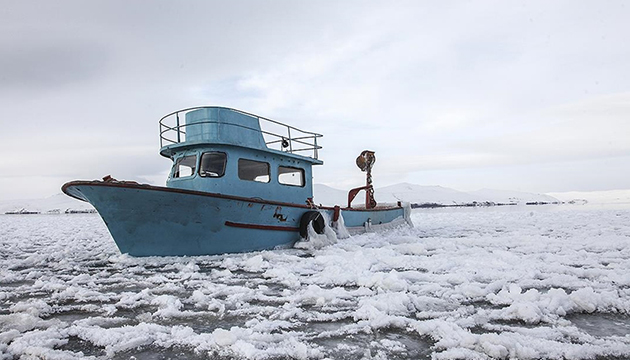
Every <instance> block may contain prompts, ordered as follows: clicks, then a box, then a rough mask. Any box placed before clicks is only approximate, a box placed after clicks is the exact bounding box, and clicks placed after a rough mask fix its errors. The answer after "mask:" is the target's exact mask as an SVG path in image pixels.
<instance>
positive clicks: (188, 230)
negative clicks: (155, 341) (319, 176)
mask: <svg viewBox="0 0 630 360" xmlns="http://www.w3.org/2000/svg"><path fill="white" fill-rule="evenodd" d="M62 189H63V191H64V192H65V193H66V194H68V195H70V196H72V197H75V198H77V199H80V200H84V201H87V202H89V203H91V204H92V205H93V206H94V207H95V208H96V210H97V211H98V213H99V214H100V215H101V217H102V218H103V220H104V222H105V224H106V225H107V227H108V229H109V231H110V233H111V235H112V237H113V238H114V240H115V242H116V244H117V245H118V248H119V249H120V251H121V252H122V253H127V254H129V255H133V256H182V255H189V256H194V255H214V254H223V253H235V252H248V251H257V250H269V249H275V248H280V247H290V246H292V245H293V244H294V243H295V242H297V241H299V240H300V234H299V226H300V219H301V217H302V215H303V214H304V213H305V212H307V211H310V210H312V209H311V208H309V207H308V206H306V205H301V204H289V203H280V202H271V201H264V200H261V199H258V198H240V197H234V196H226V195H221V194H211V193H204V192H197V191H191V190H181V189H172V188H167V187H157V186H149V185H139V184H135V183H129V182H113V183H108V182H100V181H98V182H90V181H73V182H70V183H67V184H65V185H64V186H63V188H62ZM320 211H325V212H327V213H328V214H329V218H332V216H333V208H325V209H323V210H320ZM341 213H342V216H343V217H344V220H345V224H346V226H347V227H348V228H358V229H360V228H362V227H363V226H364V224H365V223H366V221H368V219H370V222H371V223H372V224H379V223H389V222H391V221H393V220H395V219H397V218H402V216H403V208H401V207H394V208H390V209H385V210H369V211H368V210H356V211H354V210H350V209H344V210H342V212H341Z"/></svg>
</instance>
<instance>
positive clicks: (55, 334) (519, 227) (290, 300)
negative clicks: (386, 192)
mask: <svg viewBox="0 0 630 360" xmlns="http://www.w3.org/2000/svg"><path fill="white" fill-rule="evenodd" d="M411 219H412V220H413V222H414V225H415V226H414V227H413V228H412V227H406V226H401V227H399V228H396V229H392V230H389V231H386V232H384V233H367V234H363V235H354V236H351V237H348V238H345V239H341V238H336V241H330V242H324V239H323V238H322V239H321V240H322V241H323V243H322V244H318V246H313V247H308V248H307V249H281V250H274V251H263V252H254V253H247V254H230V255H221V256H200V257H163V258H159V257H149V258H133V257H130V256H127V255H121V254H120V253H119V251H118V249H117V248H116V247H115V244H114V242H113V240H112V239H111V237H110V235H109V234H108V232H107V229H106V228H105V226H104V224H103V223H102V221H101V220H100V218H99V217H98V216H97V215H89V214H88V215H57V216H49V215H23V216H20V215H0V242H1V243H2V244H3V246H2V247H1V248H0V359H18V358H24V359H28V358H50V359H86V358H88V359H90V358H91V359H110V358H136V359H150V358H179V359H206V358H237V359H278V358H295V359H338V358H344V359H364V358H377V359H391V358H397V359H418V358H433V359H492V358H496V359H508V358H510V359H540V358H549V359H593V358H601V359H605V358H627V357H630V276H628V272H629V270H630V208H628V207H626V208H619V207H612V208H607V207H596V208H593V207H584V206H569V205H561V206H536V207H519V206H509V207H493V208H473V209H461V208H455V209H427V210H414V211H413V212H412V215H411ZM333 235H334V233H333ZM322 236H325V235H322ZM326 239H328V238H326ZM594 329H595V330H594Z"/></svg>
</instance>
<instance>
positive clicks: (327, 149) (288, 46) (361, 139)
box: [0, 1, 630, 196]
mask: <svg viewBox="0 0 630 360" xmlns="http://www.w3.org/2000/svg"><path fill="white" fill-rule="evenodd" d="M5 5H6V6H4V7H3V10H2V12H1V13H0V20H2V21H0V46H2V48H3V56H2V57H0V79H2V81H0V92H1V93H2V97H0V106H2V109H3V120H2V131H0V142H1V143H2V144H3V146H4V150H5V154H6V158H7V159H10V160H7V161H6V162H4V164H3V165H1V164H0V171H1V172H0V177H5V176H13V175H12V174H15V173H22V172H23V173H29V174H32V170H29V168H28V167H27V166H26V165H24V167H22V165H20V164H29V163H32V162H34V161H37V159H46V161H43V164H41V165H40V166H38V171H39V172H45V173H50V174H56V176H75V175H76V176H77V177H81V178H95V177H100V176H102V175H104V173H112V175H114V176H117V175H115V174H123V175H124V176H125V177H135V178H138V177H141V176H142V177H152V178H155V177H156V176H161V174H163V172H164V169H165V168H167V167H168V166H169V164H168V161H167V160H162V159H160V157H159V156H158V155H157V151H158V130H157V129H158V127H157V121H158V119H159V118H160V117H161V116H162V115H164V114H166V113H169V112H171V111H174V110H177V109H181V108H185V107H189V106H195V105H203V104H216V105H223V106H228V107H234V108H240V109H242V110H245V111H248V112H252V113H257V114H260V115H262V116H266V117H270V118H273V119H277V120H280V121H285V122H288V123H290V124H291V125H294V126H297V127H298V128H303V129H304V130H311V131H316V132H320V133H323V134H324V135H325V137H324V138H323V139H322V145H323V146H324V149H323V151H322V152H321V153H320V156H321V158H322V159H324V161H325V162H326V165H325V166H324V167H320V168H317V169H316V170H315V176H316V181H318V182H323V183H328V184H331V185H335V183H343V184H356V185H358V184H361V183H362V182H363V181H364V179H363V174H362V173H360V172H358V171H357V170H356V169H355V168H354V158H355V157H356V156H357V155H358V153H360V152H361V151H362V150H364V149H372V150H375V151H376V152H377V157H378V159H379V160H378V163H377V169H378V171H379V173H378V174H375V176H378V177H379V179H380V180H379V181H382V182H383V183H381V184H380V185H387V183H386V182H398V181H399V180H401V179H404V180H405V181H409V182H422V181H424V179H426V178H428V176H426V175H427V174H428V173H429V172H430V173H431V174H433V175H432V176H434V178H435V179H436V182H437V183H439V181H438V180H439V179H438V177H437V176H438V174H440V175H443V176H444V177H445V179H455V178H460V179H466V178H467V176H468V175H470V174H473V173H475V174H478V179H479V182H482V181H483V171H481V170H483V169H487V170H488V171H487V172H488V175H487V177H486V181H488V182H489V183H490V182H493V181H495V178H496V177H501V172H500V171H498V170H497V171H495V170H489V169H501V168H503V169H505V174H506V175H504V176H505V178H506V179H508V178H509V179H510V180H509V181H512V182H514V183H516V180H515V179H517V178H518V177H517V176H509V173H510V171H512V170H513V167H519V166H521V167H523V169H524V168H525V167H529V166H534V167H535V166H541V169H542V167H545V166H547V165H548V164H551V163H554V164H559V163H560V162H566V163H567V164H568V163H571V164H573V165H575V164H578V163H580V162H581V163H583V164H589V166H591V167H593V166H595V165H593V163H592V162H589V161H595V160H597V159H601V160H602V161H604V160H610V159H613V160H611V163H615V164H618V163H617V162H615V160H614V159H620V158H623V157H624V156H625V154H627V145H626V143H627V141H624V139H623V134H627V133H628V125H626V123H625V122H624V120H623V119H627V115H628V111H627V106H626V105H625V104H626V103H625V101H626V100H627V92H628V91H629V90H630V89H628V87H627V86H628V84H629V83H630V71H629V70H628V67H627V65H626V64H627V63H628V62H629V61H630V47H629V46H628V45H627V44H626V43H627V41H626V39H625V37H626V34H627V33H629V32H630V23H629V22H627V21H626V19H627V17H628V12H629V11H630V10H629V9H628V7H627V6H626V5H625V3H624V2H622V1H621V2H615V1H612V2H607V3H605V4H600V3H584V2H582V3H579V4H578V3H574V2H570V1H566V2H564V1H561V2H553V3H549V2H526V3H523V4H512V3H509V4H508V3H504V2H501V1H497V2H484V3H479V2H474V3H465V2H440V3H418V2H414V1H409V2H407V1H401V2H394V3H391V2H370V3H365V2H360V1H356V2H355V1H350V2H324V3H322V2H294V1H258V2H250V1H231V2H223V1H217V2H213V1H211V2H206V1H189V2H185V3H174V2H170V1H150V2H149V1H134V2H127V1H106V2H84V1H61V2H46V3H41V2H9V3H7V4H5ZM139 149H142V150H139ZM46 154H48V155H46ZM125 154H127V155H128V156H126V155H125ZM150 158H154V159H157V160H155V161H153V160H150ZM16 159H17V160H16ZM93 159H98V162H97V163H96V164H93V163H92V162H93V161H94V160H93ZM86 163H87V164H86ZM9 164H10V165H9ZM81 164H83V166H81ZM134 164H136V165H134ZM134 166H138V168H137V169H135V170H134ZM558 166H559V165H558ZM575 166H578V165H575ZM77 170H79V171H80V172H77ZM530 170H531V169H530ZM6 171H10V172H9V173H7V172H6ZM523 171H524V170H523ZM541 171H542V170H541ZM575 171H576V173H579V172H578V171H577V170H575ZM581 171H582V172H583V173H586V172H587V171H589V170H588V169H583V170H581ZM598 171H600V172H602V173H605V172H608V173H610V174H614V173H615V172H616V171H617V169H615V168H613V167H611V168H609V169H608V170H606V168H605V167H602V166H600V167H598ZM447 172H448V174H447ZM567 172H568V171H567ZM451 173H452V174H456V175H449V174H451ZM548 173H549V174H552V172H548ZM571 173H573V172H571ZM5 174H11V175H5ZM475 176H477V175H475ZM550 176H551V175H550ZM553 176H554V179H549V182H550V183H551V182H553V181H556V182H557V179H558V178H560V175H553ZM118 177H122V176H120V175H118ZM583 178H586V176H583ZM449 181H450V180H449ZM506 181H507V180H506ZM541 181H542V180H541ZM592 181H593V182H594V183H595V182H598V186H601V187H602V188H606V187H609V186H612V184H613V183H612V182H607V181H606V179H604V178H603V177H602V178H601V179H598V180H592ZM461 182H462V183H464V180H461ZM567 186H570V184H569V183H568V182H567ZM580 186H582V185H580ZM594 186H595V185H594ZM507 187H509V186H507ZM523 190H528V189H523ZM560 190H563V189H560ZM567 190H570V188H568V189H567ZM0 196H2V195H0Z"/></svg>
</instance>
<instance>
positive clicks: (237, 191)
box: [62, 106, 411, 256]
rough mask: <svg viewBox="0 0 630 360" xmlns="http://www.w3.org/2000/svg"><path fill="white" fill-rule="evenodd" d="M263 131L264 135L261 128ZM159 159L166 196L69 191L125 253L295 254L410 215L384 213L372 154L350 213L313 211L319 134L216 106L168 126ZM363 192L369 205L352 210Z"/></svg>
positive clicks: (120, 185)
mask: <svg viewBox="0 0 630 360" xmlns="http://www.w3.org/2000/svg"><path fill="white" fill-rule="evenodd" d="M261 125H263V126H262V127H261ZM159 126H160V155H162V156H164V157H166V158H169V159H171V160H172V162H173V165H172V168H171V171H170V175H169V176H168V179H167V181H166V186H154V185H147V184H139V183H137V182H133V181H119V180H116V179H115V178H113V177H111V176H109V175H108V176H106V177H104V178H103V179H102V180H93V181H90V180H75V181H70V182H68V183H66V184H64V185H63V186H62V191H63V192H64V193H65V194H67V195H69V196H71V197H73V198H76V199H79V200H82V201H86V202H89V203H90V204H92V205H93V206H94V208H95V209H96V210H97V212H98V214H99V215H100V216H101V217H102V219H103V221H104V222H105V224H106V226H107V228H108V230H109V232H110V233H111V235H112V237H113V239H114V241H115V242H116V245H117V246H118V248H119V249H120V251H121V252H122V253H126V254H129V255H132V256H195V255H215V254H224V253H239V252H249V251H258V250H272V249H277V248H288V247H291V246H293V245H294V244H295V243H296V242H298V241H308V240H309V239H312V238H313V237H317V236H320V235H325V234H329V233H330V230H333V233H334V234H342V233H348V234H355V233H359V232H364V231H376V230H378V229H380V228H387V227H391V226H397V225H398V224H403V223H408V224H411V221H410V220H409V211H410V207H409V206H403V204H401V203H400V202H398V203H397V204H391V205H386V204H377V203H376V201H375V200H374V196H373V192H374V189H373V186H372V183H371V181H372V180H371V173H370V171H371V167H372V165H373V163H374V161H375V159H376V158H375V156H374V152H372V151H364V152H363V153H362V154H361V155H360V156H359V158H357V165H359V166H360V167H361V169H362V170H363V171H366V172H367V179H366V185H365V186H362V187H359V188H355V189H352V190H350V191H349V194H348V203H347V204H344V206H340V205H333V206H322V205H317V204H315V203H314V201H313V183H312V179H313V175H312V167H313V165H322V164H323V161H322V160H320V159H319V158H318V151H319V150H320V149H322V147H321V146H320V145H319V144H318V140H319V139H320V138H321V137H322V135H321V134H317V133H314V132H308V131H303V130H300V129H298V128H296V127H293V126H289V125H286V124H284V123H281V122H279V121H275V120H271V119H267V118H264V117H261V116H258V115H254V114H251V113H247V112H244V111H240V110H237V109H231V108H226V107H218V106H204V107H194V108H187V109H183V110H179V111H175V112H173V113H170V114H168V115H166V116H164V117H162V118H161V119H160V121H159ZM361 191H365V194H366V201H365V204H361V205H357V206H353V205H352V202H353V200H354V198H355V197H356V195H357V194H358V193H360V192H361Z"/></svg>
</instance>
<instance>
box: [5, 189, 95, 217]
mask: <svg viewBox="0 0 630 360" xmlns="http://www.w3.org/2000/svg"><path fill="white" fill-rule="evenodd" d="M92 209H94V207H92V205H91V204H89V203H86V202H84V201H79V200H77V199H74V198H71V197H69V196H67V195H64V194H56V195H53V196H49V197H47V198H44V199H27V200H4V201H0V214H4V213H7V212H19V211H21V210H24V211H28V212H40V213H50V212H60V213H63V212H65V211H66V210H70V211H84V210H92Z"/></svg>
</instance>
